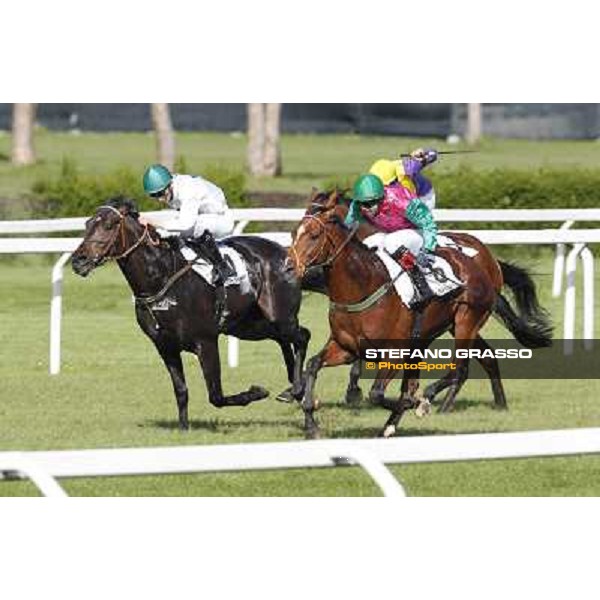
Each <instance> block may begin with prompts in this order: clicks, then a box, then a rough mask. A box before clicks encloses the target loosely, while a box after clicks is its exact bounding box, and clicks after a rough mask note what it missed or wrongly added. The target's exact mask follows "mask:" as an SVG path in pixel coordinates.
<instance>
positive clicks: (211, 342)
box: [196, 337, 269, 408]
mask: <svg viewBox="0 0 600 600" xmlns="http://www.w3.org/2000/svg"><path fill="white" fill-rule="evenodd" d="M196 355H197V356H198V359H199V361H200V366H201V368H202V373H203V374H204V381H205V382H206V389H207V391H208V399H209V401H210V403H211V404H212V405H213V406H215V407H216V408H223V407H225V406H247V405H248V404H250V403H252V402H256V401H257V400H262V399H263V398H266V397H267V396H268V395H269V392H268V391H267V390H265V389H264V388H262V387H259V386H255V385H253V386H251V387H250V388H249V389H248V390H246V391H245V392H240V393H239V394H233V395H231V396H224V395H223V387H222V384H221V359H220V357H219V345H218V342H217V337H214V338H207V339H204V340H202V341H201V342H200V343H199V345H198V347H197V349H196Z"/></svg>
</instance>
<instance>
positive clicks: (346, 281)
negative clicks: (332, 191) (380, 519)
mask: <svg viewBox="0 0 600 600" xmlns="http://www.w3.org/2000/svg"><path fill="white" fill-rule="evenodd" d="M342 214H343V213H342V211H341V209H340V208H339V207H338V206H337V202H336V200H335V197H334V195H332V196H331V197H330V198H329V200H328V202H326V203H325V204H324V205H323V206H321V207H320V209H317V211H316V213H315V212H313V213H312V214H307V215H305V217H304V218H303V220H302V222H301V223H300V225H299V227H298V229H297V231H296V236H295V239H294V242H293V244H292V246H291V248H290V250H289V252H288V256H289V259H290V262H291V264H292V265H293V268H294V270H295V272H296V275H297V276H298V277H299V278H302V277H303V276H304V275H305V273H306V271H307V269H309V268H311V267H315V266H317V267H318V266H325V267H326V269H325V277H326V286H327V291H328V295H329V297H330V300H331V302H332V304H331V309H330V313H329V324H330V329H331V331H330V338H329V340H328V342H327V343H326V345H325V347H324V348H323V349H322V350H321V352H319V353H318V354H317V355H316V356H314V357H313V358H311V359H310V361H309V362H308V366H307V370H306V379H305V386H306V389H305V395H304V399H303V401H302V407H303V409H304V413H305V427H306V433H307V435H308V436H309V437H316V436H317V435H318V427H317V424H316V422H315V420H314V414H313V413H314V409H315V403H314V385H315V381H316V377H317V373H318V371H319V370H320V369H321V368H322V367H325V366H336V365H340V364H349V363H352V362H354V361H355V360H356V359H357V358H358V356H359V342H360V340H361V339H367V340H369V339H370V340H377V339H381V340H383V339H396V340H409V339H410V338H411V335H412V333H413V323H414V318H415V314H414V313H413V312H411V311H410V310H409V309H408V308H407V307H406V306H405V305H404V304H403V303H402V302H401V300H400V298H398V296H397V294H396V293H394V292H393V288H392V287H390V285H389V276H388V273H387V270H386V269H385V267H384V265H383V263H382V262H381V261H380V260H379V259H378V258H377V257H376V256H375V255H374V254H373V252H372V251H370V250H369V249H368V248H367V247H366V246H364V245H363V244H362V243H360V242H359V241H358V239H357V238H356V235H355V234H356V232H357V230H356V229H354V230H352V231H350V230H349V229H348V228H347V227H346V226H345V225H344V224H343V219H342ZM436 253H437V254H438V255H440V256H442V257H443V258H445V259H446V260H447V261H448V262H449V263H450V265H451V266H452V268H453V270H454V273H455V275H456V276H457V277H458V279H460V280H461V281H462V282H464V284H465V285H464V287H462V288H460V289H459V290H458V291H457V293H454V294H453V295H451V296H450V297H449V298H447V299H442V300H440V299H434V300H433V301H431V302H430V304H429V305H428V306H427V307H426V308H425V310H424V311H423V317H422V323H421V339H423V340H433V339H435V338H436V337H438V336H439V335H441V334H443V333H445V332H446V331H450V330H451V331H452V332H453V334H454V336H455V345H456V347H457V348H460V349H470V348H472V347H475V346H476V344H480V345H481V344H484V343H485V342H484V340H483V338H481V337H480V336H479V331H480V329H481V328H482V327H483V325H484V324H485V322H486V321H487V319H488V318H489V316H490V315H491V314H492V312H495V313H496V314H498V315H499V316H500V317H501V319H502V321H503V323H504V324H505V325H506V326H507V328H508V329H509V330H510V331H511V333H513V335H515V337H517V339H518V340H519V341H520V342H521V343H524V344H526V345H528V347H540V346H545V345H548V344H549V343H550V341H549V337H548V332H547V331H544V330H540V329H539V328H536V327H535V326H533V325H532V324H530V323H527V322H525V321H524V320H522V319H520V318H519V317H518V316H517V315H516V314H515V313H514V311H513V309H512V308H511V306H510V304H509V303H508V302H507V301H506V300H505V299H504V298H503V297H502V296H501V295H500V294H499V293H498V292H497V290H496V287H497V286H495V285H494V283H493V282H492V280H491V279H490V277H489V276H488V274H487V273H486V272H485V271H484V270H483V269H481V267H480V266H479V265H478V264H477V263H476V262H475V261H474V260H472V259H471V258H469V257H467V256H465V255H463V254H462V253H460V252H456V251H453V250H450V249H447V248H439V249H438V250H437V251H436ZM386 289H387V291H386V292H385V293H383V295H380V296H379V299H378V300H377V301H376V302H374V303H372V304H371V305H369V306H368V308H365V309H364V310H361V311H359V312H349V311H347V310H345V307H346V306H349V305H352V304H356V303H358V302H361V301H363V300H364V299H365V298H366V297H368V296H371V295H372V294H374V293H375V292H377V291H379V290H386ZM486 347H487V345H486ZM455 362H456V364H457V368H456V370H455V371H453V372H452V373H451V374H450V377H448V378H444V380H440V382H443V383H440V382H436V384H437V385H440V386H443V387H447V388H449V389H448V392H447V394H446V397H445V399H444V401H443V405H442V406H451V405H452V404H453V403H454V400H455V397H456V394H457V393H458V390H459V389H460V387H461V386H462V384H463V383H464V381H465V379H466V377H467V375H468V359H462V358H458V359H456V360H455ZM395 374H396V372H395V371H393V370H388V371H385V370H379V371H378V372H377V376H376V379H375V383H374V386H373V390H372V393H371V400H372V401H373V402H375V403H376V404H378V405H380V406H382V407H384V408H387V409H388V410H390V412H391V414H390V417H389V418H388V420H387V422H386V425H385V427H384V429H383V432H382V434H383V435H385V436H388V435H392V434H393V433H394V432H395V430H396V426H397V424H398V422H399V420H400V418H401V416H402V413H403V412H404V410H405V409H406V408H408V407H412V406H414V403H413V401H412V399H411V398H408V399H406V398H405V393H406V391H407V389H408V383H409V382H410V380H411V379H414V377H412V378H411V377H410V376H409V377H406V376H405V377H404V378H403V386H402V392H401V396H400V399H398V400H392V399H388V398H386V397H385V395H384V391H385V388H386V386H387V385H388V384H389V382H390V381H391V380H392V379H393V378H394V376H395ZM436 391H439V390H436Z"/></svg>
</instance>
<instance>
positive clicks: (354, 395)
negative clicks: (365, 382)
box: [345, 360, 363, 406]
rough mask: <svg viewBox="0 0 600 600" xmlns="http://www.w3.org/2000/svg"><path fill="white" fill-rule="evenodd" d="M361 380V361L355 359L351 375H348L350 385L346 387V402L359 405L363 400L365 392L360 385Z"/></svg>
mask: <svg viewBox="0 0 600 600" xmlns="http://www.w3.org/2000/svg"><path fill="white" fill-rule="evenodd" d="M359 380H360V361H359V360H357V361H354V363H353V365H352V368H351V369H350V376H349V377H348V387H347V388H346V397H345V401H346V404H348V405H350V406H357V405H358V404H360V403H361V402H362V401H363V393H362V390H361V389H360V386H359V385H358V382H359Z"/></svg>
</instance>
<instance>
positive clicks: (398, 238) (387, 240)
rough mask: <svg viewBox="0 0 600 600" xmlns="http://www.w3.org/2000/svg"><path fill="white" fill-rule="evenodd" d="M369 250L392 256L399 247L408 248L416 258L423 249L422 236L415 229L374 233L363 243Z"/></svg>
mask: <svg viewBox="0 0 600 600" xmlns="http://www.w3.org/2000/svg"><path fill="white" fill-rule="evenodd" d="M363 243H364V244H365V245H366V246H368V247H369V248H378V249H379V250H385V251H386V252H387V253H388V254H390V255H392V254H394V252H396V250H398V248H400V246H404V247H405V248H408V249H409V250H410V252H411V253H412V254H413V255H414V256H418V254H419V252H421V248H422V247H423V236H422V235H421V234H420V233H419V232H418V231H416V230H415V229H401V230H400V231H394V232H392V233H383V232H380V233H375V234H373V235H370V236H369V237H368V238H366V239H365V240H364V242H363Z"/></svg>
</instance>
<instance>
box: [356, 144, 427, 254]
mask: <svg viewBox="0 0 600 600" xmlns="http://www.w3.org/2000/svg"><path fill="white" fill-rule="evenodd" d="M436 159H437V152H436V151H435V150H415V151H414V152H413V153H412V154H411V156H410V157H408V158H404V159H403V160H401V161H390V160H378V161H377V162H376V163H374V164H373V166H372V167H371V170H370V175H374V176H376V177H377V178H378V179H379V180H380V181H381V183H382V184H383V195H382V196H381V197H379V198H375V197H373V191H372V190H371V191H365V193H363V190H362V187H361V186H358V187H355V194H354V198H353V201H352V204H351V205H350V211H349V213H348V217H347V219H346V223H347V224H348V225H350V224H352V223H354V222H356V221H360V220H367V221H369V222H370V223H371V224H372V225H374V226H375V227H377V229H379V231H382V232H384V233H386V234H390V233H393V232H396V231H400V230H406V229H414V230H417V231H418V232H419V233H420V235H421V236H422V241H421V243H417V242H415V244H412V247H411V248H410V249H411V251H413V253H414V254H415V255H418V254H419V252H420V250H421V247H423V248H424V249H425V250H426V251H433V250H435V248H436V246H437V226H436V224H435V221H434V219H433V214H432V209H433V206H434V204H435V192H434V190H433V186H432V185H431V182H430V181H429V180H428V179H426V178H425V177H424V176H423V175H422V173H421V171H422V170H423V168H425V167H426V166H427V165H429V164H431V163H433V162H435V160H436ZM365 190H366V188H365ZM367 205H368V206H367ZM391 243H392V240H389V241H388V244H387V245H390V244H391ZM416 246H418V248H416ZM413 248H414V249H413ZM392 253H393V252H390V254H392Z"/></svg>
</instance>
